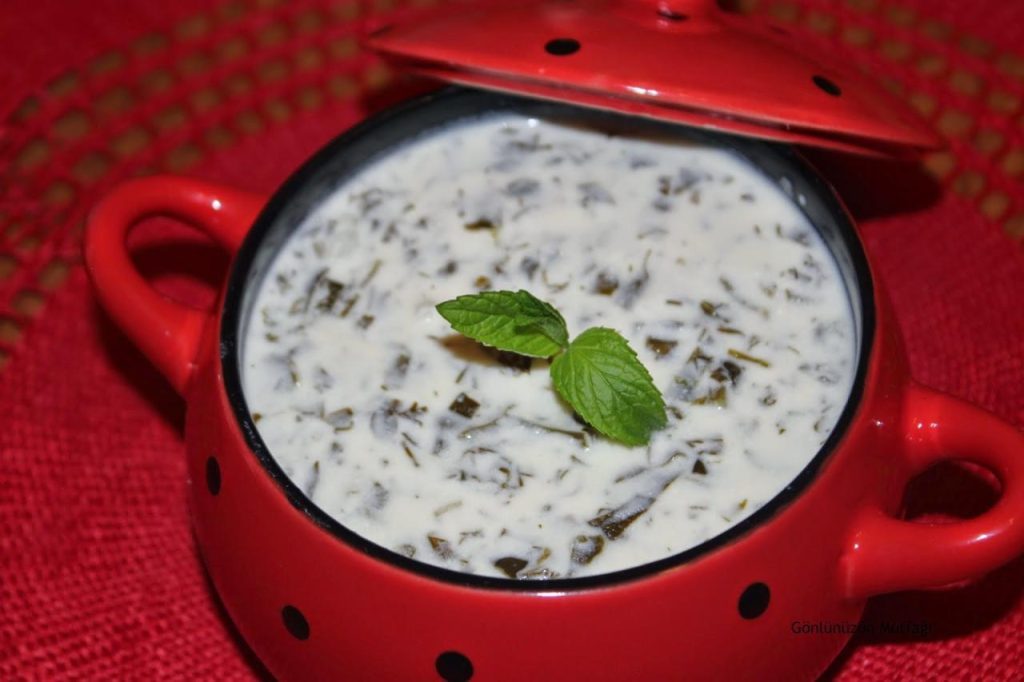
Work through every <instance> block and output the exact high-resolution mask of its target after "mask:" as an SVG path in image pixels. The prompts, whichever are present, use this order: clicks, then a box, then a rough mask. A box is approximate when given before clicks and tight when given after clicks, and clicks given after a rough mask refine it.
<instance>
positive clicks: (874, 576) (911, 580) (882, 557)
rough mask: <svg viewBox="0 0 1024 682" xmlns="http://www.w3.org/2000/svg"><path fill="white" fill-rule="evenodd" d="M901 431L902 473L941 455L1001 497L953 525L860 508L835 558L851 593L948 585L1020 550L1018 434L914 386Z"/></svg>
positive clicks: (1022, 475) (1023, 539)
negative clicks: (988, 474) (960, 463)
mask: <svg viewBox="0 0 1024 682" xmlns="http://www.w3.org/2000/svg"><path fill="white" fill-rule="evenodd" d="M902 429H903V434H904V442H905V445H906V447H905V454H906V457H907V458H908V459H909V460H910V471H909V476H910V477H912V476H915V475H917V474H919V473H921V472H922V471H924V470H925V469H927V468H928V467H930V466H932V465H933V464H935V463H936V462H940V461H942V460H953V459H959V460H966V461H970V462H974V463H976V464H979V465H981V466H983V467H986V468H988V469H989V470H990V471H992V472H993V473H994V474H995V475H996V477H997V478H998V479H999V481H1000V483H1001V485H1002V495H1001V496H1000V498H999V500H998V501H997V502H996V504H995V505H994V506H993V507H992V508H991V509H989V510H988V511H986V512H985V513H983V514H981V515H980V516H978V517H975V518H972V519H967V520H964V521H958V522H955V523H944V524H927V523H915V522H911V521H903V520H900V519H895V518H892V517H891V516H889V515H888V514H886V513H885V512H883V511H882V510H881V509H878V508H871V509H868V510H866V511H865V512H863V513H862V514H861V516H860V517H859V518H858V519H857V520H856V522H855V524H854V526H853V528H854V533H853V536H852V539H851V542H850V544H849V545H848V547H847V551H846V553H845V555H844V556H843V558H842V560H841V567H842V574H841V575H842V578H843V580H844V586H845V592H846V594H847V596H849V597H851V598H864V597H869V596H871V595H874V594H881V593H884V592H895V591H897V590H906V589H923V588H930V587H942V586H945V585H950V584H952V583H956V582H959V581H962V580H966V579H970V578H975V577H978V576H980V575H983V574H985V573H987V572H988V571H991V570H993V569H995V568H997V567H998V566H1000V565H1002V564H1004V563H1007V562H1009V561H1010V560H1011V559H1013V558H1014V557H1016V556H1017V555H1018V554H1020V553H1021V552H1022V551H1024V433H1022V432H1021V431H1019V430H1018V429H1016V428H1014V427H1013V426H1011V425H1010V424H1008V423H1006V422H1004V421H1003V420H1001V419H999V418H998V417H996V416H995V415H993V414H992V413H990V412H987V411H985V410H983V409H981V408H979V407H976V406H974V405H971V404H970V403H967V402H964V401H962V400H958V399H957V398H953V397H951V396H948V395H945V394H943V393H939V392H938V391H935V390H932V389H929V388H926V387H924V386H921V385H918V384H912V385H910V386H909V387H908V389H907V391H906V395H905V403H904V422H903V425H902Z"/></svg>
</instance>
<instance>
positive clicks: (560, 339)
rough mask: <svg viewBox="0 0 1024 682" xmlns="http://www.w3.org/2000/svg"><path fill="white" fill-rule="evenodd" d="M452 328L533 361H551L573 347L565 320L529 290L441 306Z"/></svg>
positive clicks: (468, 298) (487, 293) (484, 294)
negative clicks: (570, 346)
mask: <svg viewBox="0 0 1024 682" xmlns="http://www.w3.org/2000/svg"><path fill="white" fill-rule="evenodd" d="M437 312H439V313H440V314H441V316H442V317H443V318H444V319H446V320H448V322H449V323H451V325H452V327H453V328H454V329H455V330H456V331H458V332H460V333H462V334H464V335H466V336H468V337H469V338H471V339H474V340H476V341H479V342H480V343H482V344H484V345H487V346H493V347H494V348H497V349H499V350H505V351H511V352H513V353H519V354H520V355H528V356H530V357H533V358H549V357H551V356H552V355H554V354H555V353H558V352H559V351H561V350H562V349H564V348H565V347H567V346H568V345H569V331H568V330H567V329H566V326H565V320H564V319H562V316H561V315H559V314H558V311H557V310H555V309H554V308H553V307H552V306H551V304H549V303H545V302H544V301H542V300H540V299H539V298H537V297H536V296H534V295H533V294H531V293H530V292H528V291H522V290H520V291H484V292H482V293H479V294H471V295H467V296H459V297H458V298H455V299H453V300H451V301H445V302H444V303H440V304H438V306H437Z"/></svg>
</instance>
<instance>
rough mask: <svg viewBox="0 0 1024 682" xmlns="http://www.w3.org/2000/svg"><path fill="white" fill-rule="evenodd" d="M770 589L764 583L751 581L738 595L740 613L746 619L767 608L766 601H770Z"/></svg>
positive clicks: (754, 616) (761, 612)
mask: <svg viewBox="0 0 1024 682" xmlns="http://www.w3.org/2000/svg"><path fill="white" fill-rule="evenodd" d="M771 598H772V591H771V590H769V589H768V586H767V585H765V584H764V583H751V584H750V585H748V586H747V589H745V590H743V594H741V595H740V601H739V610H740V615H741V616H743V617H744V618H746V619H747V620H752V619H754V618H757V617H758V616H760V615H761V614H763V613H764V612H765V611H767V610H768V602H770V601H771Z"/></svg>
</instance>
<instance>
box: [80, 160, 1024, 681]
mask: <svg viewBox="0 0 1024 682" xmlns="http://www.w3.org/2000/svg"><path fill="white" fill-rule="evenodd" d="M257 204H258V202H257V201H255V200H254V198H253V197H252V196H251V195H246V194H241V193H238V192H236V191H234V190H230V189H227V188H221V187H216V186H212V185H208V184H203V183H199V182H189V181H185V180H179V179H168V178H150V179H145V180H137V181H132V182H131V183H128V184H126V185H124V186H122V187H121V188H120V189H118V190H116V191H115V192H114V193H113V194H112V195H111V196H110V197H109V198H108V199H107V200H106V201H105V202H104V203H103V204H102V205H101V206H100V207H99V208H98V209H97V211H96V212H95V213H94V214H93V216H92V219H91V221H90V222H91V224H90V226H89V232H88V234H87V247H86V258H87V264H88V266H89V269H90V272H91V274H92V276H93V278H94V281H95V283H96V287H97V291H98V292H99V295H100V297H101V300H102V301H103V304H104V305H105V306H106V307H107V308H108V310H110V311H111V313H112V314H113V315H114V317H115V319H116V320H117V321H118V323H119V324H120V325H122V326H123V327H124V328H125V330H126V331H127V332H128V333H129V334H130V335H131V336H132V338H134V339H135V340H136V342H137V343H138V344H139V346H140V347H141V348H142V349H143V350H144V351H145V352H146V353H147V354H148V355H149V356H150V358H151V359H152V360H153V361H154V362H155V363H156V364H157V365H158V367H160V369H161V370H162V371H163V372H164V373H165V374H166V376H167V377H168V378H169V379H170V380H171V381H172V383H174V384H175V386H177V387H178V389H179V390H181V391H182V393H183V395H184V397H185V399H186V401H187V404H188V408H189V409H188V416H187V421H186V442H187V450H188V471H189V479H190V482H191V484H190V494H191V497H192V505H193V511H194V519H195V526H196V536H197V538H198V541H199V544H200V546H201V548H202V552H203V556H204V558H205V561H206V563H207V566H208V568H209V573H210V576H211V577H212V579H213V582H214V584H215V585H216V587H217V590H218V592H219V593H220V595H221V598H222V599H223V602H224V604H225V606H226V608H227V610H228V612H229V613H230V615H231V617H232V618H233V619H234V621H235V622H236V623H237V624H238V627H239V629H240V631H241V632H242V634H243V635H244V637H245V638H246V640H248V641H249V642H250V643H251V645H252V646H253V648H254V649H255V650H256V652H257V653H258V654H259V656H260V657H261V658H262V659H263V660H264V661H265V662H266V664H267V665H268V667H269V668H270V669H271V671H273V672H274V673H275V674H276V675H278V676H280V677H282V678H285V679H310V680H324V679H345V680H353V679H366V680H429V679H441V678H440V677H439V676H438V673H437V671H436V669H435V665H436V661H437V660H438V656H439V655H440V654H442V653H443V652H448V651H455V652H458V653H459V654H461V655H464V656H465V657H466V658H468V660H469V661H470V662H471V664H472V667H473V671H474V675H473V677H472V679H474V680H486V681H496V680H497V681H500V680H515V681H517V682H518V681H521V680H540V679H580V680H633V679H645V680H647V679H650V680H668V679H681V678H685V679H734V680H764V679H809V678H812V677H813V676H815V675H817V674H818V673H820V672H821V671H822V670H823V669H824V668H825V667H826V666H827V664H828V663H829V661H831V660H832V658H833V657H834V656H835V655H836V654H837V653H838V652H839V650H840V649H841V648H842V647H843V645H844V644H845V642H846V640H847V638H848V637H849V634H848V633H845V632H843V631H837V632H834V633H832V634H814V635H808V634H799V632H795V631H794V629H796V630H799V628H800V626H801V624H802V623H810V624H822V623H824V624H840V625H843V624H845V625H846V626H847V628H846V629H847V630H852V628H853V625H854V623H855V622H856V621H857V619H858V618H859V616H860V613H861V611H862V609H863V606H864V599H865V598H866V597H868V596H870V595H872V594H877V593H880V592H885V591H889V590H895V589H909V588H924V587H934V586H940V585H943V584H948V583H950V582H952V581H956V580H960V579H963V578H970V577H974V576H978V575H980V574H982V573H985V572H986V571H988V570H991V569H993V568H995V567H996V566H998V565H999V564H1001V563H1004V562H1005V561H1007V560H1009V559H1010V558H1012V557H1013V556H1014V555H1016V554H1017V553H1019V552H1021V551H1022V550H1024V459H1022V457H1021V455H1022V453H1024V434H1021V433H1020V432H1019V431H1017V430H1016V429H1014V428H1013V427H1011V426H1009V425H1007V424H1005V423H1003V422H1001V421H999V420H998V419H997V418H995V417H994V416H992V415H991V414H989V413H986V412H984V411H982V410H979V409H978V408H975V407H972V406H970V405H966V404H964V403H962V402H961V401H959V400H956V399H953V398H950V397H948V396H945V395H942V394H939V393H936V392H934V391H931V390H929V389H926V388H923V387H921V386H919V385H918V384H916V383H914V382H913V381H912V380H911V379H910V377H909V374H908V368H907V364H906V362H905V360H904V357H905V356H904V351H903V348H902V343H901V340H900V338H899V334H898V332H897V327H896V324H895V322H894V320H893V317H892V313H891V311H890V308H889V306H888V304H887V303H886V299H885V296H884V295H883V293H882V292H881V291H878V290H877V287H878V285H877V284H875V285H874V286H875V287H876V291H875V301H876V310H875V314H876V318H877V319H876V328H875V338H874V346H873V351H872V353H871V356H870V359H869V367H868V372H867V378H866V383H865V386H864V393H863V399H862V401H861V403H860V405H859V407H858V409H857V413H856V415H855V417H854V419H853V421H852V423H851V424H850V426H849V428H848V430H847V432H846V434H845V436H844V437H843V438H842V440H841V441H840V442H839V444H838V446H837V447H836V449H835V451H834V452H833V453H832V454H831V456H830V457H829V459H828V460H827V462H826V463H825V465H824V467H823V468H822V470H821V471H820V472H819V473H818V475H817V477H816V478H815V479H814V480H813V482H812V483H811V484H810V485H809V486H808V487H807V488H806V489H805V490H804V492H803V493H802V494H800V495H799V496H798V497H796V498H795V499H794V500H793V501H792V502H791V503H790V504H789V505H788V506H786V507H785V508H783V509H782V510H780V511H779V512H778V513H777V514H776V515H775V516H774V517H772V518H771V519H770V520H769V521H768V522H766V523H762V524H761V525H759V526H757V527H756V528H754V529H753V530H752V531H751V532H749V533H747V534H745V535H742V536H741V537H739V538H738V539H736V540H735V541H733V542H731V543H729V544H727V545H725V546H722V547H719V548H718V549H715V550H713V551H710V552H708V553H706V554H703V555H701V556H700V557H698V558H697V559H695V560H693V561H691V562H689V563H686V564H683V565H680V566H676V567H674V568H671V569H668V570H665V571H662V572H660V573H656V574H654V575H650V576H647V577H644V578H642V579H637V580H633V581H631V582H623V583H617V584H614V585H611V586H606V587H600V588H593V589H575V590H566V591H561V592H555V591H546V590H545V586H544V584H543V583H538V584H537V585H536V591H533V592H525V591H513V590H507V589H484V588H480V587H467V586H463V585H459V584H457V583H454V582H446V581H440V580H433V579H431V578H429V577H425V576H423V575H420V574H416V573H412V572H409V571H405V570H402V569H400V568H398V567H396V566H394V565H392V564H389V563H387V562H385V561H382V560H379V559H376V558H373V557H370V556H368V555H366V554H364V553H362V552H361V551H359V550H357V549H356V548H354V547H353V546H351V545H349V544H347V543H345V542H343V541H341V540H340V539H338V538H337V537H335V536H333V535H331V534H330V533H328V532H327V531H325V530H323V529H321V528H320V527H318V526H317V525H315V524H314V523H313V522H312V521H311V519H310V518H308V517H307V516H305V515H304V514H303V513H302V512H300V511H299V510H298V509H297V508H296V507H295V506H293V505H292V504H290V503H289V501H288V500H287V499H286V497H285V494H284V492H283V491H282V488H281V487H280V486H279V485H278V484H277V483H276V482H275V481H274V480H272V478H271V477H270V476H269V475H268V473H267V470H266V469H264V467H263V466H262V465H261V463H260V462H259V461H258V460H257V458H256V457H255V456H254V454H253V453H252V452H251V451H250V450H249V448H248V447H247V445H246V441H245V438H244V436H243V433H242V431H241V428H240V426H239V423H238V422H237V421H236V420H235V418H234V416H233V412H232V408H231V405H230V403H229V400H228V397H227V394H226V391H225V387H224V381H223V366H222V364H221V358H220V353H219V343H218V340H219V338H220V329H219V320H220V317H217V318H210V319H209V323H206V324H204V320H206V318H204V317H202V316H200V315H198V313H195V312H193V311H189V310H186V309H183V308H180V307H178V306H177V305H175V304H173V303H170V302H168V301H166V300H164V299H161V298H160V297H159V296H157V295H156V294H154V293H153V292H152V291H151V290H150V289H149V288H148V287H147V285H146V284H145V283H144V282H143V281H142V280H141V278H140V277H139V276H138V274H137V273H135V272H134V270H132V268H131V265H130V263H129V260H128V256H127V254H126V253H125V250H124V235H125V232H126V230H127V229H128V228H129V226H130V224H131V223H132V222H134V221H135V220H137V219H138V218H140V217H142V216H145V215H149V214H152V213H170V214H173V215H178V216H180V217H182V218H183V219H185V220H187V221H189V222H192V223H193V224H196V225H197V226H199V227H201V228H202V229H205V230H206V231H208V232H209V233H210V234H211V235H213V236H214V237H215V238H216V239H218V240H219V241H221V242H222V243H225V244H226V245H227V246H228V247H232V246H234V245H236V244H237V242H238V239H239V237H240V236H241V234H242V233H243V232H245V231H246V229H247V227H248V225H249V221H250V219H251V217H252V215H253V214H254V212H255V210H256V206H257ZM199 332H201V338H198V337H197V334H199ZM193 350H194V352H193ZM193 367H194V368H195V369H194V371H193V369H192V368H193ZM948 458H962V459H968V460H972V461H976V462H978V463H979V464H982V465H984V466H986V467H988V468H990V469H991V470H993V471H994V472H995V473H996V474H997V475H998V476H999V478H1000V480H1001V481H1002V486H1003V492H1002V497H1001V499H1000V501H999V502H998V503H997V504H996V505H995V507H994V508H992V509H991V510H989V511H987V512H986V513H984V514H983V515H981V516H979V517H977V518H975V519H971V520H968V521H962V522H959V523H953V524H948V525H941V526H928V525H925V524H918V523H910V522H904V521H901V520H899V519H898V516H899V512H900V504H901V497H902V494H903V489H904V486H905V484H906V483H907V481H908V480H909V479H910V478H911V477H913V476H914V475H915V474H917V473H919V472H920V471H922V470H923V469H924V468H926V467H928V466H929V465H931V464H932V463H934V462H937V461H940V460H943V459H948ZM755 583H763V584H764V585H766V586H767V587H768V589H769V590H770V601H769V602H768V605H767V609H766V610H764V612H763V613H761V614H760V615H759V616H757V617H753V618H745V617H743V616H742V615H741V614H740V612H739V610H738V602H739V600H740V598H741V595H742V594H743V593H744V590H745V589H747V588H748V586H750V585H753V584H755ZM286 607H294V608H296V609H298V611H299V612H301V614H302V616H303V617H304V622H305V624H306V625H307V626H308V631H306V630H304V629H303V628H302V623H298V624H296V623H295V621H294V620H292V621H290V622H291V625H292V628H291V631H289V628H288V627H287V625H286V620H287V619H286V618H284V616H283V613H284V611H283V610H284V609H285V608H286ZM296 635H298V636H296ZM302 635H308V636H306V637H304V638H303V637H302ZM447 679H452V680H454V679H468V678H466V677H457V676H449V677H448V678H447Z"/></svg>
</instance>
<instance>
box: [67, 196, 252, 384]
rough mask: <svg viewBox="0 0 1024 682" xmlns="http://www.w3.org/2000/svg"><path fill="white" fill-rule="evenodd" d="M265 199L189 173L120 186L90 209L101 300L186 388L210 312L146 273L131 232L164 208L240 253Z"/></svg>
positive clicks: (90, 263)
mask: <svg viewBox="0 0 1024 682" xmlns="http://www.w3.org/2000/svg"><path fill="white" fill-rule="evenodd" d="M264 203H265V198H264V197H262V196H259V195H255V194H250V193H248V192H243V191H240V190H237V189H232V188H229V187H224V186H221V185H216V184H212V183H207V182H201V181H198V180H192V179H188V178H179V177H170V176H152V177H147V178H140V179H135V180H129V181H127V182H125V183H123V184H121V185H118V186H117V187H115V188H114V190H113V191H111V193H110V194H108V195H107V196H106V197H105V198H104V199H103V200H102V201H101V202H100V203H99V204H98V205H97V206H96V207H95V208H94V209H93V211H92V213H91V214H90V215H89V220H88V228H87V232H86V235H85V264H86V268H87V269H88V271H89V275H90V277H91V278H92V281H93V285H94V287H95V289H96V294H97V296H98V297H99V300H100V303H101V304H102V305H103V307H104V308H105V309H106V310H107V312H108V313H109V314H110V316H111V317H112V318H113V319H114V321H115V322H116V323H117V325H118V326H119V327H120V328H121V329H122V330H124V331H125V333H127V334H128V336H129V337H130V338H131V339H132V341H133V342H134V343H135V344H136V345H137V346H138V347H139V348H140V349H141V350H142V352H143V353H145V355H146V356H147V357H148V358H149V359H150V361H151V362H152V363H153V364H154V365H156V367H157V369H159V370H160V372H161V373H162V374H163V375H164V376H165V377H167V380H168V381H170V382H171V385H173V386H174V388H175V390H177V391H178V393H180V394H183V393H184V392H185V388H186V386H187V385H188V381H189V377H190V376H191V374H192V369H193V366H194V363H195V356H196V351H197V347H198V344H199V338H200V335H201V334H202V331H203V327H204V326H205V325H206V322H207V321H208V320H209V319H210V318H211V316H210V315H209V314H208V313H203V312H200V311H198V310H194V309H192V308H189V307H186V306H183V305H180V304H178V303H175V302H173V301H171V300H169V299H167V298H165V297H164V296H161V295H160V294H159V293H157V292H156V291H155V290H154V289H153V288H152V287H151V286H149V284H148V283H147V282H146V281H145V280H144V279H143V278H142V276H141V275H140V274H139V272H138V270H137V269H136V268H135V266H134V264H133V263H132V261H131V257H130V256H129V254H128V249H127V245H126V243H125V238H126V237H127V234H128V231H129V230H130V229H131V227H132V226H133V225H134V224H135V223H137V222H138V221H139V220H141V219H143V218H146V217H150V216H155V215H162V216H168V217H172V218H177V219H179V220H182V221H184V222H186V223H189V224H190V225H193V226H195V227H197V228H199V229H200V230H202V231H203V232H205V233H206V234H208V235H209V236H210V237H212V238H213V240H214V241H216V242H217V243H218V244H220V245H221V246H223V247H224V248H226V249H227V250H228V252H229V253H231V254H234V253H235V251H237V250H238V246H239V245H240V244H241V241H242V237H244V236H245V233H246V232H247V231H248V229H249V226H250V225H251V224H252V222H253V220H254V219H255V218H256V214H257V213H258V212H259V210H260V208H261V207H262V206H263V204H264Z"/></svg>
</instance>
